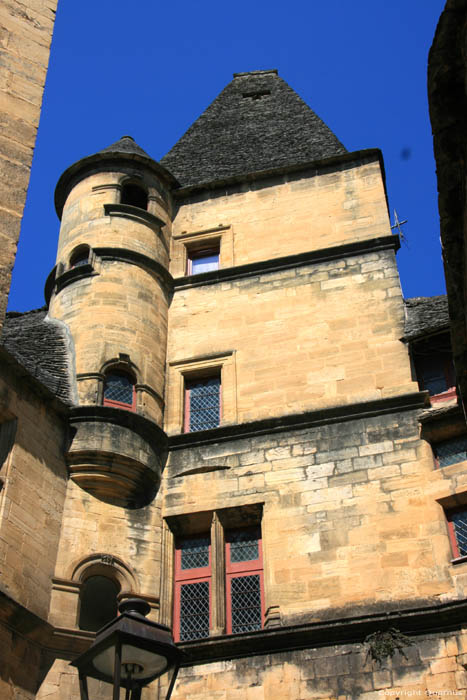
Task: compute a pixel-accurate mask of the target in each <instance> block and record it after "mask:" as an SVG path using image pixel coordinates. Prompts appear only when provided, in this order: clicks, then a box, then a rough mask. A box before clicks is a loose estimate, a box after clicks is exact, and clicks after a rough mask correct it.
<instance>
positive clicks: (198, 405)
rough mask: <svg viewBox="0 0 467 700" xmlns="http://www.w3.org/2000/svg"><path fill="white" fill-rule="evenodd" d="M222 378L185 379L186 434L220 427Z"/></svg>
mask: <svg viewBox="0 0 467 700" xmlns="http://www.w3.org/2000/svg"><path fill="white" fill-rule="evenodd" d="M220 416H221V378H220V376H216V377H205V378H200V379H191V380H188V379H185V420H184V432H185V433H192V432H195V431H197V430H209V429H210V428H217V427H218V426H219V425H220Z"/></svg>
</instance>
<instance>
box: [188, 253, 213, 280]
mask: <svg viewBox="0 0 467 700" xmlns="http://www.w3.org/2000/svg"><path fill="white" fill-rule="evenodd" d="M218 268H219V253H209V254H206V255H200V256H199V257H196V258H192V259H191V273H192V274H193V275H198V274H199V273H200V272H209V271H210V270H217V269H218Z"/></svg>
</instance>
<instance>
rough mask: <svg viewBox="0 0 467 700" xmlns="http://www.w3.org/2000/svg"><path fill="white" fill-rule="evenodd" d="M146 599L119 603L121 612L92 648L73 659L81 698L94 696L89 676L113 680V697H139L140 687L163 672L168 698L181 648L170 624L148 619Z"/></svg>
mask: <svg viewBox="0 0 467 700" xmlns="http://www.w3.org/2000/svg"><path fill="white" fill-rule="evenodd" d="M150 609H151V608H150V606H149V605H148V603H146V601H144V600H141V599H139V598H129V599H128V600H125V601H124V602H123V603H120V605H119V612H120V615H119V616H118V617H116V618H115V619H114V620H112V621H111V622H109V623H108V624H107V625H105V626H104V627H102V629H100V630H99V631H98V632H97V633H96V639H95V640H94V642H93V643H92V644H91V646H90V647H89V649H88V650H87V651H85V652H84V654H81V655H80V656H78V658H77V659H75V660H74V661H72V663H71V665H72V666H76V668H77V669H78V673H79V688H80V694H81V700H91V699H90V697H89V693H88V682H87V679H88V678H96V679H97V680H101V681H105V682H107V683H112V684H113V696H112V698H113V700H119V699H120V689H121V688H124V689H125V690H126V693H125V700H140V698H141V690H142V688H144V686H146V685H148V684H149V683H151V681H153V680H155V679H156V678H160V677H161V676H163V675H164V674H166V673H167V674H170V672H172V676H171V678H170V680H169V685H168V690H167V695H166V698H165V700H169V699H170V696H171V695H172V690H173V687H174V685H175V680H176V678H177V673H178V669H179V667H180V662H181V658H182V652H181V651H180V650H179V649H178V648H177V647H176V646H175V644H174V642H173V639H172V633H171V631H170V629H169V627H166V626H165V625H159V624H157V623H156V622H152V621H151V620H147V619H146V615H147V614H148V612H149V611H150Z"/></svg>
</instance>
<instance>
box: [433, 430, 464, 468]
mask: <svg viewBox="0 0 467 700" xmlns="http://www.w3.org/2000/svg"><path fill="white" fill-rule="evenodd" d="M435 452H436V456H437V458H438V463H439V466H440V467H448V466H449V465H450V464H457V462H463V461H464V460H465V459H467V435H461V436H460V437H457V438H452V439H451V440H444V441H443V442H438V443H436V445H435Z"/></svg>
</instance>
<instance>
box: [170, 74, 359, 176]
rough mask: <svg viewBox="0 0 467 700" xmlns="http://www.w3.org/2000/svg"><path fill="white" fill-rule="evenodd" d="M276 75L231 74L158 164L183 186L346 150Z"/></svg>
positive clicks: (322, 157)
mask: <svg viewBox="0 0 467 700" xmlns="http://www.w3.org/2000/svg"><path fill="white" fill-rule="evenodd" d="M346 152H347V151H346V149H345V148H344V146H343V145H342V144H341V142H340V141H339V140H338V139H337V137H336V136H335V135H334V134H333V133H332V131H331V130H330V129H329V128H328V127H327V126H326V124H325V123H324V122H323V121H322V120H321V119H320V118H319V117H318V116H317V115H316V114H315V113H314V112H313V110H311V109H310V107H308V105H307V104H306V103H305V102H304V101H303V100H302V99H301V98H300V97H299V96H298V95H297V93H296V92H295V91H294V90H292V88H291V87H290V86H289V85H287V83H286V82H285V81H284V80H282V78H280V77H279V76H278V75H277V71H276V70H270V71H254V72H252V73H235V74H234V79H233V80H232V81H231V82H230V83H229V84H228V85H227V87H225V88H224V90H223V91H222V92H221V93H220V95H219V96H218V97H217V98H216V99H215V100H214V102H212V103H211V105H210V106H209V107H208V108H207V109H206V111H205V112H203V114H202V115H201V116H200V117H199V119H197V120H196V121H195V122H194V124H193V125H192V126H191V127H190V128H189V129H188V131H187V132H186V133H185V134H184V135H183V136H182V138H181V139H180V140H179V141H178V142H177V143H176V144H175V146H174V147H173V148H172V149H171V150H170V151H169V152H168V153H167V155H165V156H164V158H162V160H161V164H162V165H163V166H164V167H165V168H167V169H168V170H169V171H170V172H171V173H172V174H173V175H175V177H176V178H177V180H178V181H179V182H180V183H181V184H182V186H183V187H186V186H192V185H198V184H201V183H205V182H212V181H213V180H221V179H224V178H230V177H233V176H239V175H243V174H247V173H253V172H258V171H262V170H271V169H272V168H278V167H284V166H288V165H299V164H300V163H307V162H310V161H314V160H321V159H324V158H330V157H332V156H336V155H340V154H342V153H346Z"/></svg>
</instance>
